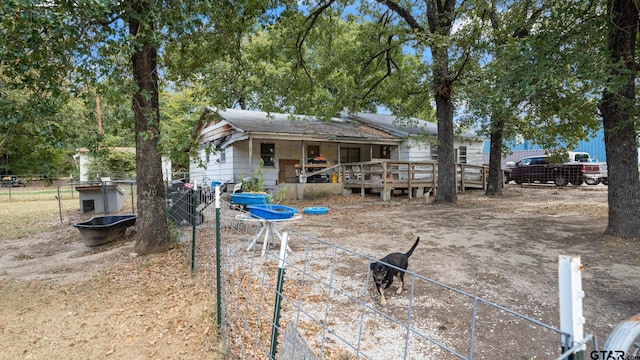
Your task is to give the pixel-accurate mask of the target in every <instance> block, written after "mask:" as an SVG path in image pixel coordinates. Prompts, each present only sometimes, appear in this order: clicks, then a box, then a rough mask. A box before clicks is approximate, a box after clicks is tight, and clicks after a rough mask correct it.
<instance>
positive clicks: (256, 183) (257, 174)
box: [242, 159, 265, 193]
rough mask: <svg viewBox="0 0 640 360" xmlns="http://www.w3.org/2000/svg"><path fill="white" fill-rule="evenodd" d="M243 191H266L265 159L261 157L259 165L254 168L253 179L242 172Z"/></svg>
mask: <svg viewBox="0 0 640 360" xmlns="http://www.w3.org/2000/svg"><path fill="white" fill-rule="evenodd" d="M242 191H244V192H258V193H263V192H265V191H264V160H262V159H260V162H259V163H258V167H257V168H255V169H253V176H252V177H251V179H247V177H246V176H245V174H244V173H243V174H242Z"/></svg>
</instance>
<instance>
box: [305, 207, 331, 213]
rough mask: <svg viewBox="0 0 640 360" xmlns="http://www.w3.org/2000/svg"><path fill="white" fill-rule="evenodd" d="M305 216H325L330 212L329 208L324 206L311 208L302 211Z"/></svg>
mask: <svg viewBox="0 0 640 360" xmlns="http://www.w3.org/2000/svg"><path fill="white" fill-rule="evenodd" d="M302 211H303V212H304V213H305V214H309V215H324V214H326V213H327V211H329V208H326V207H324V206H310V207H306V208H304V209H303V210H302Z"/></svg>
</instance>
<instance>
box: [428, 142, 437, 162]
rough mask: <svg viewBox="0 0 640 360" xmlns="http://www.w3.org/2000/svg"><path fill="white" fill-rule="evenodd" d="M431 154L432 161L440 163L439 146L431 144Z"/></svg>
mask: <svg viewBox="0 0 640 360" xmlns="http://www.w3.org/2000/svg"><path fill="white" fill-rule="evenodd" d="M429 153H430V154H431V160H432V161H438V145H434V144H431V147H430V149H429Z"/></svg>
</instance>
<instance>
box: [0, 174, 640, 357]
mask: <svg viewBox="0 0 640 360" xmlns="http://www.w3.org/2000/svg"><path fill="white" fill-rule="evenodd" d="M9 205H10V204H9ZM9 205H7V206H9ZM288 205H291V206H295V207H297V208H299V209H302V208H303V207H304V206H312V205H313V206H328V207H329V208H330V211H329V213H328V214H326V215H321V216H305V217H303V219H301V220H300V221H297V222H296V223H295V224H294V225H292V227H297V228H298V229H299V230H300V231H304V232H308V233H310V234H312V235H314V236H318V237H320V238H322V239H324V240H327V241H329V242H332V243H336V244H339V245H341V246H344V247H346V248H349V249H355V250H357V251H360V252H362V253H365V254H367V255H370V256H372V257H374V258H380V257H382V256H384V255H386V254H387V253H389V252H391V251H402V252H404V251H406V250H407V249H408V248H409V247H410V246H411V244H412V243H413V241H414V240H415V238H416V236H420V238H421V243H420V245H419V246H418V248H417V249H416V251H415V252H414V255H413V256H412V258H411V261H410V265H409V267H410V270H411V271H413V272H416V273H419V274H422V275H424V276H426V277H429V278H431V279H435V280H437V281H440V282H442V283H445V284H448V285H451V286H454V287H456V288H459V289H461V290H464V291H467V292H469V293H473V294H476V295H478V296H481V297H483V298H486V299H488V300H490V301H493V302H495V303H498V304H500V305H504V306H506V307H508V308H511V309H513V310H516V311H519V312H522V313H524V314H525V315H530V316H533V317H535V318H536V319H540V320H541V321H543V322H545V323H548V324H552V325H555V326H557V325H558V323H559V321H558V313H557V308H558V307H557V303H558V299H557V297H558V296H557V293H558V289H557V262H558V255H561V254H566V255H580V256H581V257H582V263H583V264H584V265H585V270H584V271H583V287H584V290H585V293H586V297H585V299H584V308H585V317H586V320H587V326H586V332H587V333H595V334H596V335H597V336H598V338H599V341H600V343H603V342H604V340H605V339H606V337H607V336H608V335H609V333H610V332H611V330H612V329H613V327H614V326H615V325H616V324H617V323H618V322H619V321H621V320H624V319H626V318H627V317H629V316H631V315H634V314H635V313H637V312H638V309H639V308H640V300H639V299H638V295H637V289H638V287H639V285H640V278H639V277H638V276H637V274H638V271H639V270H640V250H639V249H638V245H637V242H636V241H632V240H621V239H617V238H612V237H608V236H604V235H602V234H603V231H604V230H605V228H606V225H607V188H606V186H603V185H598V186H586V185H583V186H581V187H578V188H573V187H567V188H556V187H550V186H535V187H520V186H516V185H509V186H508V187H507V188H506V189H505V196H504V197H502V198H488V197H485V196H483V194H482V193H481V192H466V193H463V194H459V201H458V204H455V205H432V204H423V202H422V199H412V200H409V199H407V198H406V197H400V196H397V197H393V199H392V201H391V202H381V201H380V200H379V199H378V198H377V197H375V196H367V197H361V196H359V195H351V196H336V197H331V198H328V199H317V200H314V201H290V202H289V204H288ZM3 206H5V204H3ZM3 216H4V215H3ZM56 216H57V214H55V213H51V214H48V215H47V216H43V217H42V222H44V223H46V226H44V227H43V229H42V231H40V232H39V233H38V234H35V235H28V236H25V237H22V238H14V239H6V238H2V236H0V239H1V240H0V304H2V306H1V307H0V343H2V344H3V351H2V354H0V359H5V358H6V359H14V358H33V359H45V358H47V359H48V358H61V357H66V358H70V359H87V358H131V359H135V358H159V359H164V358H184V359H199V358H212V357H213V358H215V357H216V356H218V353H217V346H218V345H217V344H216V339H215V336H214V333H215V332H214V331H213V330H214V329H215V321H212V316H211V313H212V312H214V309H212V308H211V306H212V304H213V299H212V295H211V293H210V290H209V288H207V286H206V284H204V282H203V280H202V279H201V278H200V277H199V276H195V277H192V276H191V274H190V271H189V264H188V260H187V256H186V255H185V254H184V253H183V252H182V250H181V249H174V250H172V251H170V252H168V253H166V254H161V255H154V256H146V257H136V258H133V257H130V256H129V253H131V252H132V251H133V237H132V235H131V234H129V236H128V237H127V238H125V239H123V240H121V241H119V242H117V243H114V244H109V245H105V246H101V247H98V248H87V247H86V246H85V245H84V244H83V243H82V242H81V240H80V236H79V234H78V232H77V230H76V229H75V228H73V227H72V226H70V225H61V224H59V222H58V223H57V224H56V221H55V220H56ZM292 246H295V245H292ZM294 251H295V248H294ZM352 265H353V266H357V265H358V264H352ZM363 271H366V269H363ZM372 291H373V290H372ZM417 291H418V293H417V294H416V295H417V296H427V295H429V296H433V297H434V298H436V297H440V296H443V297H444V296H446V294H441V293H439V292H433V293H429V291H432V290H429V289H418V290H417ZM406 296H407V295H406V293H404V294H402V295H399V296H397V295H395V294H393V293H391V294H390V295H389V296H388V298H387V301H388V302H389V303H390V304H392V306H393V303H394V301H399V300H400V299H399V297H406ZM434 321H436V322H437V324H438V325H437V328H438V329H440V331H442V332H447V331H450V329H452V328H455V326H456V324H452V323H450V322H449V323H448V321H450V319H449V320H448V319H447V318H446V317H445V316H443V317H442V318H438V319H434ZM497 341H498V343H496V346H499V345H500V344H499V341H504V339H497Z"/></svg>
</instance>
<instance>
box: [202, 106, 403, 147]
mask: <svg viewBox="0 0 640 360" xmlns="http://www.w3.org/2000/svg"><path fill="white" fill-rule="evenodd" d="M210 114H214V118H213V119H212V118H210V117H208V115H210ZM209 126H218V127H225V126H231V127H232V128H234V130H235V131H236V132H240V133H244V134H245V135H253V136H265V137H272V138H279V137H280V138H286V139H290V138H291V137H296V138H304V139H309V140H325V141H326V140H329V141H352V142H363V141H366V142H385V143H399V142H401V141H402V139H399V138H398V137H396V136H394V135H392V134H389V133H388V132H385V131H381V130H380V129H377V128H375V127H372V126H369V125H367V124H361V123H357V122H352V121H346V120H343V119H340V118H331V119H329V120H325V119H322V118H318V117H314V116H307V115H290V114H281V113H267V112H262V111H250V110H237V109H226V110H216V109H214V108H211V107H207V108H205V110H204V111H203V112H202V115H201V116H200V121H199V122H198V125H197V126H196V132H197V133H198V132H199V131H201V130H202V129H204V128H206V127H209ZM245 138H246V136H235V137H233V138H232V139H226V140H225V143H224V144H223V146H225V145H227V144H229V143H231V142H233V141H238V140H242V139H245Z"/></svg>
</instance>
